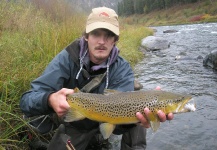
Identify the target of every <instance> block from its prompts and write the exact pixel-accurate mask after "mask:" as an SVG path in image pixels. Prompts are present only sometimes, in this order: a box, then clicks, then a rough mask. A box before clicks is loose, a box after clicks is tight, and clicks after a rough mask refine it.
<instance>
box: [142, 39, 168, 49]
mask: <svg viewBox="0 0 217 150" xmlns="http://www.w3.org/2000/svg"><path fill="white" fill-rule="evenodd" d="M141 46H142V47H144V48H145V49H146V50H147V51H156V50H162V49H167V48H169V47H170V43H169V42H168V41H167V40H165V39H164V38H162V37H156V36H148V37H146V38H144V39H142V42H141Z"/></svg>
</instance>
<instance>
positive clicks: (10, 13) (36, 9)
mask: <svg viewBox="0 0 217 150" xmlns="http://www.w3.org/2000/svg"><path fill="white" fill-rule="evenodd" d="M33 4H34V5H32V4H31V3H26V2H25V1H22V0H20V1H16V2H12V1H10V2H8V1H7V0H3V1H0V55H1V63H0V110H1V111H0V149H28V148H27V144H28V139H27V135H26V130H27V129H28V127H27V125H26V122H25V121H24V120H23V118H22V113H21V111H20V109H19V100H20V97H21V95H22V93H23V92H25V91H27V90H28V89H29V88H30V82H31V81H32V80H33V79H35V78H36V77H38V76H39V75H40V74H41V73H42V71H43V70H44V68H45V67H46V66H47V64H48V63H49V62H50V61H51V59H52V58H53V57H54V56H55V55H56V54H57V53H59V52H60V51H61V50H62V49H63V48H64V47H65V46H67V45H68V44H69V43H71V42H72V41H73V40H75V39H76V38H78V37H80V36H81V35H82V32H83V31H84V25H85V24H84V23H85V22H86V15H84V14H78V13H77V12H73V8H71V7H69V5H67V4H63V3H59V1H58V0H50V1H42V0H34V1H33ZM45 6H46V7H45ZM151 34H152V31H151V30H149V29H148V28H145V27H142V26H130V25H122V26H121V37H120V40H119V43H118V47H119V48H120V50H121V55H122V56H123V57H124V58H126V59H127V60H128V61H129V62H130V63H131V65H132V66H134V65H135V64H136V63H137V62H138V61H140V60H141V59H142V58H143V54H141V52H140V51H138V47H139V45H140V40H141V39H142V38H144V37H145V36H147V35H151ZM132 35H133V36H132ZM32 133H33V134H34V135H35V136H36V137H37V136H39V135H37V134H36V133H34V132H33V131H32ZM21 135H22V136H21Z"/></svg>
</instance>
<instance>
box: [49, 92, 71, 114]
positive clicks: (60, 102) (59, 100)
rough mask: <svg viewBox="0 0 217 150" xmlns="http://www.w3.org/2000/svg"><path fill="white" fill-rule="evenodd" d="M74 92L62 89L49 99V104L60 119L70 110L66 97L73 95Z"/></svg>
mask: <svg viewBox="0 0 217 150" xmlns="http://www.w3.org/2000/svg"><path fill="white" fill-rule="evenodd" d="M73 93H74V90H72V89H66V88H62V89H61V90H59V91H57V92H56V93H52V94H51V95H50V96H49V98H48V104H49V106H50V107H52V108H53V109H54V111H55V112H56V113H57V115H58V116H59V117H61V116H63V115H64V114H65V113H66V112H67V111H68V109H69V107H70V106H69V104H68V102H67V101H66V95H68V94H73Z"/></svg>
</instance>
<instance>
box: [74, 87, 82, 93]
mask: <svg viewBox="0 0 217 150" xmlns="http://www.w3.org/2000/svg"><path fill="white" fill-rule="evenodd" d="M73 90H74V93H80V92H81V91H80V90H79V89H78V88H77V87H76V88H74V89H73Z"/></svg>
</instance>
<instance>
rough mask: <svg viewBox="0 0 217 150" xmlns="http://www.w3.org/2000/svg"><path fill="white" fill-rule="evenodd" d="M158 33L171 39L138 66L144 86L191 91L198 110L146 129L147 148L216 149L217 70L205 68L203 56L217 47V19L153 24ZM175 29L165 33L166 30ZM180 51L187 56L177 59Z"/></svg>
mask: <svg viewBox="0 0 217 150" xmlns="http://www.w3.org/2000/svg"><path fill="white" fill-rule="evenodd" d="M154 28H155V29H156V30H157V32H156V33H155V36H160V37H164V38H165V39H167V40H168V41H169V42H170V47H169V48H168V49H165V50H160V51H156V52H149V53H147V54H146V56H147V57H146V58H145V59H144V60H143V61H142V62H140V63H139V64H138V65H137V66H136V68H135V72H136V74H135V75H136V78H137V79H138V81H139V82H140V83H142V84H143V86H144V88H143V89H142V90H147V89H154V88H155V87H156V86H160V87H161V88H162V90H165V91H174V92H178V93H187V94H191V95H192V96H193V98H194V101H195V103H196V107H197V110H196V111H195V112H190V113H183V114H177V115H175V117H174V119H173V120H172V121H170V122H169V121H167V122H165V123H161V126H160V129H159V130H158V131H157V132H155V133H153V132H152V131H151V129H148V130H147V150H192V149H195V150H217V71H215V70H213V69H211V68H205V67H204V66H203V63H202V59H199V60H196V59H194V58H196V57H197V56H199V55H200V56H203V57H205V56H206V55H207V54H208V53H209V52H211V51H212V50H215V49H217V23H210V24H194V25H179V26H162V27H154ZM171 29H173V30H177V31H178V32H176V33H163V31H164V30H171ZM177 55H181V56H182V57H185V59H183V60H181V59H180V60H175V57H176V56H177Z"/></svg>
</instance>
